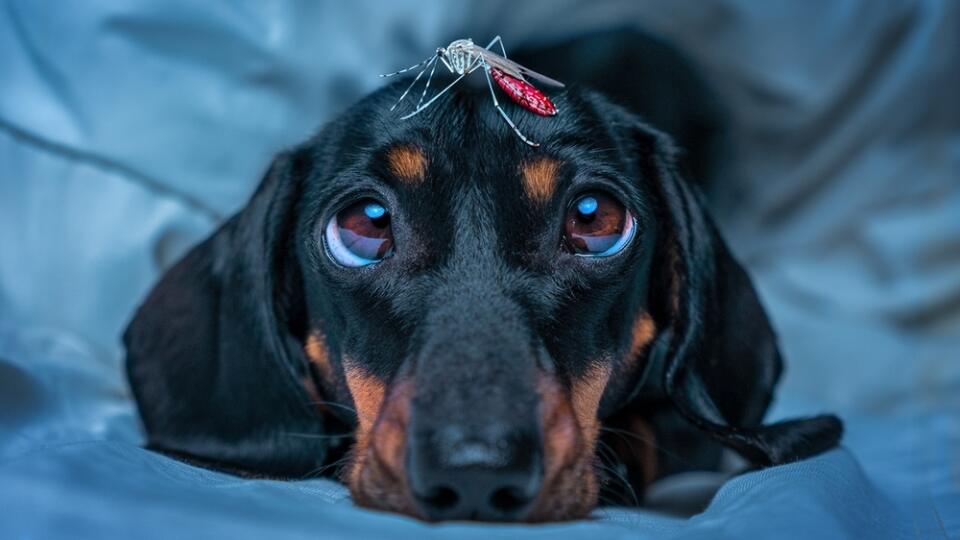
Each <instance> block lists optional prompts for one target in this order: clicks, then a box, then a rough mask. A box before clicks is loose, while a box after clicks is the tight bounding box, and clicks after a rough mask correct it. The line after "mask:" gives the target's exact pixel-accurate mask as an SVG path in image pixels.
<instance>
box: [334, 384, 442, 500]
mask: <svg viewBox="0 0 960 540" xmlns="http://www.w3.org/2000/svg"><path fill="white" fill-rule="evenodd" d="M413 391H414V386H413V381H412V380H410V379H402V380H400V381H399V382H396V383H394V384H393V385H392V388H391V389H390V391H389V393H388V394H387V398H386V400H385V401H384V402H383V406H382V409H381V411H380V414H379V415H378V416H377V418H376V420H375V422H374V423H373V426H372V427H371V428H369V429H366V430H364V429H363V428H361V429H358V430H357V442H356V444H355V445H354V448H353V459H352V461H351V463H350V466H349V467H348V468H347V473H346V478H345V480H346V483H347V485H348V486H349V487H350V493H351V495H352V496H353V500H354V502H355V503H356V504H358V505H360V506H363V507H366V508H375V509H379V510H389V511H392V512H400V513H403V514H407V515H410V516H414V517H419V518H421V519H424V516H423V515H421V513H420V510H419V509H418V507H417V505H416V503H415V502H414V500H413V495H412V493H411V492H410V487H409V484H408V482H407V474H406V467H405V466H404V463H405V461H406V448H407V426H408V425H409V423H410V408H411V402H412V400H413Z"/></svg>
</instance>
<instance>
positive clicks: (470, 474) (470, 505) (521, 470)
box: [408, 425, 542, 521]
mask: <svg viewBox="0 0 960 540" xmlns="http://www.w3.org/2000/svg"><path fill="white" fill-rule="evenodd" d="M411 443H412V444H411V447H410V454H408V455H409V458H410V461H409V466H408V471H409V472H408V474H409V479H410V487H411V489H412V491H413V495H414V497H415V498H416V500H417V503H418V504H419V505H420V509H421V510H422V511H423V512H424V514H426V516H427V518H428V519H431V520H436V521H445V520H479V521H516V520H519V519H521V518H522V517H523V515H524V513H525V512H526V511H527V510H528V509H529V508H530V506H531V505H532V503H533V500H534V499H535V498H536V496H537V494H538V493H539V491H540V481H541V477H542V467H541V460H540V452H539V450H538V448H539V441H538V440H537V439H536V438H535V437H534V436H531V435H527V434H524V433H520V432H516V431H510V430H508V429H505V428H503V427H502V426H495V425H494V426H485V427H483V428H482V429H476V430H465V429H463V428H461V427H457V426H448V427H446V428H443V429H441V430H439V431H436V432H433V433H425V434H422V435H418V436H415V437H413V440H412V441H411Z"/></svg>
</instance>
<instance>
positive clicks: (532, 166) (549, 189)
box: [521, 157, 560, 204]
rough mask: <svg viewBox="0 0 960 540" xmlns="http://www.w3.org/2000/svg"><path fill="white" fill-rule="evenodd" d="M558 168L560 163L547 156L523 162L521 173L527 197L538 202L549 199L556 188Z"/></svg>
mask: <svg viewBox="0 0 960 540" xmlns="http://www.w3.org/2000/svg"><path fill="white" fill-rule="evenodd" d="M559 169H560V163H559V162H558V161H557V160H555V159H553V158H549V157H541V158H538V159H536V160H534V161H531V162H528V163H524V164H523V166H522V167H521V172H522V173H523V191H524V192H525V193H526V194H527V197H530V199H531V200H533V201H534V202H537V203H540V204H542V203H544V202H546V201H548V200H550V198H551V197H553V192H554V190H555V189H556V185H557V171H558V170H559Z"/></svg>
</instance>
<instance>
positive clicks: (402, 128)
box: [124, 75, 842, 477]
mask: <svg viewBox="0 0 960 540" xmlns="http://www.w3.org/2000/svg"><path fill="white" fill-rule="evenodd" d="M476 76H477V77H480V75H476ZM403 86H404V84H403V83H398V85H394V86H391V87H389V88H386V89H384V90H382V91H380V92H377V93H375V94H373V95H371V96H370V97H368V98H366V99H364V100H363V101H362V102H360V103H359V104H358V105H356V106H354V107H353V108H352V109H350V110H349V111H347V112H346V113H345V114H344V115H343V116H341V117H340V118H339V119H337V120H335V121H333V122H331V123H330V124H328V125H327V126H326V127H324V128H323V130H322V131H321V132H320V133H319V134H318V135H317V136H315V137H314V138H312V139H311V140H309V141H307V142H306V143H304V144H303V145H300V146H298V147H296V148H293V149H290V150H289V151H288V152H284V153H283V154H281V155H280V156H278V157H277V159H276V160H275V161H274V163H273V165H272V166H271V167H270V170H269V172H268V173H267V175H266V177H265V178H264V180H263V182H262V184H261V186H260V188H259V189H258V190H257V192H256V193H255V194H254V195H253V197H252V198H251V200H250V202H249V203H248V205H247V206H246V207H245V208H244V209H243V210H242V211H241V212H240V213H238V214H237V215H236V216H234V217H233V218H232V219H230V220H229V221H228V222H227V223H226V224H224V226H223V227H221V229H220V230H218V231H217V232H216V233H215V234H214V235H213V236H211V237H210V238H209V239H207V240H206V241H205V242H203V243H202V244H200V245H199V246H197V247H196V248H194V249H193V250H192V251H191V252H190V253H189V254H188V255H187V256H186V257H184V258H183V260H181V261H180V262H179V263H178V264H177V265H176V266H175V267H174V268H172V269H171V270H170V271H169V272H167V274H166V275H165V276H164V277H163V279H162V280H161V281H160V283H159V284H158V285H157V286H156V287H155V288H154V290H153V291H152V292H151V294H150V296H149V297H148V298H147V299H146V301H145V302H144V303H143V305H142V306H141V307H140V309H139V311H138V312H137V314H136V316H135V318H134V319H133V321H132V322H131V324H130V327H129V328H128V330H127V332H126V334H125V336H124V340H125V343H126V346H127V351H128V358H127V365H128V370H129V376H130V380H131V384H132V387H133V389H134V393H135V396H136V399H137V403H138V406H139V409H140V412H141V415H142V418H143V422H144V426H145V428H146V431H147V434H148V437H149V445H150V447H151V448H154V449H157V450H160V451H164V452H169V453H173V454H177V455H180V456H184V457H187V458H190V459H195V460H199V461H202V462H205V463H210V464H214V465H215V466H219V467H224V468H229V469H232V470H241V471H248V472H253V473H258V474H268V475H275V476H283V477H298V476H303V475H307V474H310V473H311V472H313V471H316V470H317V468H318V467H321V466H323V465H324V464H326V463H331V462H332V461H333V460H335V459H337V458H338V457H340V456H341V455H342V452H343V450H344V448H346V446H348V445H349V443H350V440H349V438H348V434H349V428H350V427H351V426H352V425H353V423H354V422H355V420H356V419H355V418H354V417H353V415H352V414H351V413H350V412H349V409H348V408H344V407H338V406H336V405H333V406H329V407H328V408H327V409H326V410H327V411H328V413H327V414H321V413H319V412H317V409H315V408H314V407H313V406H312V405H311V403H310V400H311V398H310V397H309V396H308V394H307V392H306V391H305V390H304V388H303V386H302V384H301V380H302V379H303V378H304V377H309V376H310V370H309V368H308V362H307V360H306V358H305V355H304V353H303V343H304V340H305V339H306V334H307V332H308V331H310V330H311V329H320V330H322V332H323V334H324V335H325V336H326V345H327V347H328V349H329V351H330V358H331V361H332V363H333V366H334V368H335V369H336V370H337V371H338V372H339V371H340V370H341V369H342V362H343V358H344V356H345V355H349V356H350V357H351V358H353V359H354V360H355V361H359V362H361V363H362V364H363V365H364V366H365V368H366V369H367V370H368V371H369V372H370V373H373V374H375V375H376V376H377V377H379V378H380V379H382V380H385V381H390V380H393V379H394V378H396V377H398V376H399V374H409V375H412V376H414V379H415V380H416V384H417V398H416V402H415V404H414V413H413V414H414V417H413V420H412V422H413V424H412V427H411V433H413V434H414V435H413V437H416V432H417V430H418V429H423V428H424V426H429V425H431V424H435V423H437V422H448V423H449V422H459V423H461V424H462V425H464V426H466V427H468V428H470V427H473V426H483V425H486V424H489V423H490V422H500V423H503V422H505V421H509V422H513V423H514V424H516V425H518V426H520V427H519V428H518V429H520V430H521V431H522V430H529V428H530V427H531V426H535V422H536V418H535V416H534V413H533V412H532V411H533V410H534V409H535V394H534V388H533V383H532V380H531V378H530V377H529V373H531V372H532V371H536V370H540V371H542V372H545V373H550V374H552V376H554V377H556V378H557V379H558V380H560V381H565V382H566V383H569V381H571V380H572V379H574V378H576V377H578V376H580V375H582V374H583V372H584V370H585V369H586V368H587V365H588V361H589V360H592V359H597V358H607V359H609V360H608V361H609V362H611V363H613V364H614V365H613V366H612V367H613V368H614V369H615V370H616V369H620V368H621V367H622V366H620V364H621V363H623V362H624V360H621V359H620V358H622V356H623V351H625V350H626V349H627V348H628V346H629V341H630V329H631V326H632V323H633V320H634V319H633V317H634V315H635V314H637V313H639V312H641V311H646V312H649V313H651V314H652V315H653V318H654V320H655V321H656V323H657V329H658V331H657V337H656V339H655V341H654V342H653V343H652V344H651V346H650V347H648V348H647V349H645V352H644V353H643V354H642V355H641V358H637V359H632V360H634V361H635V362H636V363H637V365H639V366H641V367H642V369H638V370H631V371H624V373H628V376H624V377H618V378H615V379H614V380H613V381H612V382H611V383H610V384H609V385H608V387H607V389H606V391H605V393H604V396H603V400H602V402H601V407H600V411H599V415H600V417H601V419H607V418H612V417H614V416H616V415H617V414H620V413H622V412H624V411H630V410H636V411H650V414H649V416H650V418H651V419H652V421H653V422H654V423H655V425H656V428H657V431H658V435H659V437H658V438H660V440H661V441H662V444H669V441H685V443H684V444H682V445H680V446H682V447H680V448H668V449H667V450H668V452H667V453H668V454H669V455H674V456H675V455H682V456H687V457H684V458H683V459H681V460H680V461H676V462H675V463H673V465H671V466H669V467H668V469H671V471H669V472H672V471H673V470H680V469H683V468H689V467H691V466H708V467H716V466H717V464H718V452H717V449H718V448H719V446H715V445H712V443H711V442H710V441H717V442H719V443H720V444H722V445H724V446H727V447H730V448H733V449H734V450H736V451H737V452H739V453H740V454H742V455H743V456H744V457H746V458H747V459H749V460H750V461H752V462H753V463H755V464H757V465H771V464H779V463H784V462H788V461H792V460H796V459H801V458H804V457H807V456H810V455H812V454H815V453H817V452H821V451H823V450H825V449H828V448H831V447H833V446H835V445H836V444H837V442H838V440H839V438H840V435H841V431H842V428H841V425H840V422H839V421H838V420H837V419H836V418H834V417H832V416H824V417H816V418H812V419H805V420H792V421H787V422H782V423H779V424H774V425H767V426H764V425H762V424H761V422H762V419H763V415H764V412H765V411H766V409H767V407H768V405H769V403H770V400H771V398H772V395H773V390H774V386H775V385H776V383H777V380H778V378H779V376H780V373H781V359H780V356H779V353H778V350H777V345H776V338H775V336H774V333H773V331H772V329H771V327H770V324H769V322H768V320H767V317H766V314H765V312H764V310H763V307H762V306H761V304H760V302H759V301H758V299H757V296H756V293H755V291H754V289H753V287H752V285H751V283H750V279H749V277H748V276H747V274H746V273H745V272H744V270H743V269H742V268H741V267H740V265H739V264H738V263H737V262H736V261H735V260H734V259H733V258H732V256H731V255H730V253H729V251H728V249H727V247H726V246H725V244H724V242H723V240H722V239H721V238H720V236H719V235H718V234H717V231H716V229H715V227H714V226H713V225H712V223H711V222H710V219H709V218H708V217H707V215H706V214H705V213H704V211H703V209H702V204H701V202H700V200H699V199H698V196H697V195H696V193H695V190H694V189H693V188H692V187H691V186H690V185H688V184H687V183H686V182H685V181H684V180H682V179H681V178H679V176H678V174H677V171H676V167H675V157H674V154H675V152H674V150H673V149H672V145H671V142H670V139H669V137H667V136H666V135H664V134H662V133H660V132H659V131H657V130H655V129H653V128H651V127H649V126H647V125H645V124H644V123H642V122H641V121H640V120H639V119H638V118H637V117H635V116H634V115H633V114H631V113H629V112H627V111H626V110H625V109H623V108H621V107H619V106H616V105H613V104H611V103H610V102H608V101H607V100H606V99H604V98H603V97H601V96H599V95H597V94H594V93H592V92H589V91H586V90H582V89H576V88H573V89H570V90H568V91H565V92H563V93H559V94H556V95H554V96H553V98H554V100H555V102H556V103H557V106H558V107H559V109H560V110H561V111H562V112H561V114H560V115H558V116H557V117H554V118H540V117H535V116H533V115H531V114H529V113H526V112H525V111H522V110H521V109H520V108H519V107H516V106H513V105H512V104H507V105H506V107H507V110H508V111H509V112H510V114H511V115H512V116H513V117H514V119H515V120H517V123H518V126H519V127H520V129H521V130H523V131H524V133H525V134H527V135H528V136H529V137H530V138H531V139H533V140H535V141H538V142H540V143H541V144H542V146H541V147H540V148H537V149H534V148H529V147H527V146H526V145H524V144H523V143H522V142H520V141H519V139H518V138H517V137H516V136H515V135H514V134H513V133H512V132H511V131H510V129H509V128H508V127H507V126H506V125H505V124H504V123H503V121H502V120H501V119H500V118H499V117H498V116H497V114H496V112H495V110H494V109H493V107H492V105H491V103H490V101H489V95H488V94H487V93H486V92H487V90H486V88H485V87H481V88H479V89H476V88H474V89H472V90H471V89H469V88H466V87H464V88H462V89H460V90H458V91H456V92H452V93H451V94H449V96H448V97H447V98H445V99H441V100H439V101H438V102H437V103H436V104H434V106H433V107H431V109H429V110H428V111H427V112H425V113H423V114H421V115H419V116H416V117H414V118H413V119H411V120H409V121H403V122H401V121H398V120H397V115H395V114H393V113H390V112H389V111H388V109H389V106H390V105H391V104H392V103H393V101H394V100H395V99H396V98H397V96H398V95H399V92H400V90H402V87H403ZM504 101H506V100H504ZM396 143H403V144H407V145H415V146H416V147H418V148H420V149H422V150H423V152H424V154H425V155H426V156H427V159H428V162H429V166H428V170H427V175H426V179H425V180H424V182H423V183H422V184H420V185H417V186H415V187H411V186H409V185H405V184H403V183H402V182H399V181H397V179H395V178H392V177H391V174H390V172H389V169H388V167H387V166H386V163H385V161H384V152H385V150H386V149H387V148H389V147H390V146H391V145H393V144H396ZM538 156H551V157H553V158H556V159H557V160H558V161H560V162H562V163H563V166H562V167H561V170H560V174H559V177H560V178H559V181H558V185H557V189H556V194H557V195H556V197H554V199H553V200H552V201H550V202H549V203H547V204H546V205H544V206H543V207H538V206H537V205H534V204H532V203H531V202H530V201H529V199H528V198H526V197H525V196H524V193H523V190H522V185H521V181H520V164H521V163H523V162H524V160H529V159H531V158H534V157H538ZM588 188H591V189H596V188H602V189H604V190H606V191H608V192H610V193H612V194H614V195H616V196H618V197H619V198H620V199H621V200H622V201H623V202H624V204H625V205H626V206H627V207H628V208H629V209H630V210H631V212H632V213H633V214H634V215H635V216H636V217H637V220H638V226H639V231H638V235H637V237H636V238H635V240H634V241H633V242H632V244H631V245H630V246H629V247H628V248H627V249H626V250H625V251H624V252H622V253H620V254H618V255H616V256H613V257H610V258H608V259H604V260H589V261H588V260H585V259H583V258H579V257H574V256H572V255H570V254H568V253H565V252H563V251H562V249H561V245H560V233H561V228H562V225H561V221H562V219H563V215H564V211H565V209H566V208H567V207H568V205H569V204H571V202H572V200H573V199H574V198H575V196H576V195H577V194H579V193H582V192H583V191H584V190H585V189H588ZM361 196H375V197H377V198H379V199H381V200H383V201H384V202H385V203H386V204H387V206H389V207H390V208H391V211H392V212H393V215H394V221H393V223H394V234H395V238H396V245H397V249H396V253H395V254H394V255H393V256H392V257H390V258H388V259H386V260H384V261H383V262H381V263H380V264H378V265H375V266H373V267H365V268H360V269H346V268H342V267H339V266H337V265H335V264H333V263H332V262H331V261H330V260H329V257H328V256H327V255H326V253H325V248H324V244H323V241H322V238H321V236H322V229H323V225H324V224H325V223H326V222H327V221H328V220H329V219H330V217H331V216H332V215H333V214H334V213H335V212H336V211H337V210H338V209H340V208H342V207H343V206H344V205H345V204H347V203H348V202H350V201H352V200H356V199H357V198H358V197H361ZM674 291H675V292H676V294H677V297H676V298H674V297H673V292H674ZM624 369H626V368H624ZM327 387H328V391H327V392H326V394H325V395H324V396H323V398H324V399H325V400H327V401H329V402H332V403H334V404H342V405H346V406H349V405H350V404H351V398H350V395H349V393H348V391H347V389H346V387H345V385H344V384H343V380H342V378H338V379H337V380H335V381H328V382H327ZM304 435H317V436H323V437H309V436H304ZM340 435H343V436H342V437H339V436H340ZM327 436H333V437H329V438H328V437H327ZM338 437H339V438H338ZM691 441H692V442H693V443H694V444H693V445H690V444H689V443H690V442H691ZM704 449H708V450H704ZM690 456H698V457H690ZM666 461H669V458H666V457H665V462H666Z"/></svg>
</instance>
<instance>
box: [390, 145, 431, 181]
mask: <svg viewBox="0 0 960 540" xmlns="http://www.w3.org/2000/svg"><path fill="white" fill-rule="evenodd" d="M387 161H388V162H389V164H390V171H391V172H392V173H393V174H394V175H395V176H396V177H397V178H399V179H400V180H402V181H404V182H406V183H409V184H419V183H420V182H423V180H424V179H425V178H426V177H427V157H426V156H425V155H424V154H423V150H420V149H419V148H417V147H416V146H412V145H400V146H394V147H393V148H391V149H390V150H389V151H388V152H387Z"/></svg>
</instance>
